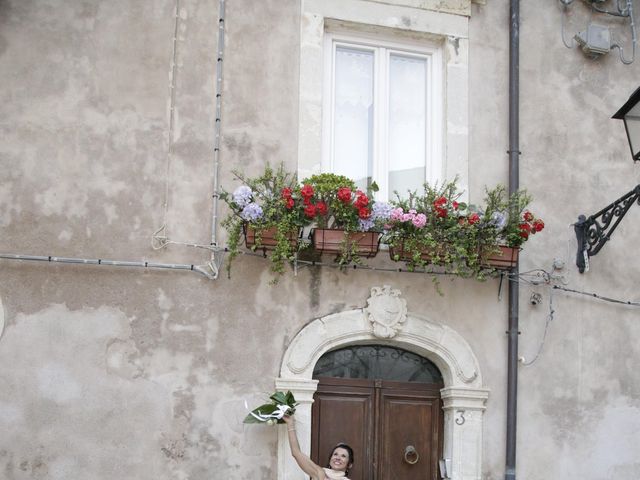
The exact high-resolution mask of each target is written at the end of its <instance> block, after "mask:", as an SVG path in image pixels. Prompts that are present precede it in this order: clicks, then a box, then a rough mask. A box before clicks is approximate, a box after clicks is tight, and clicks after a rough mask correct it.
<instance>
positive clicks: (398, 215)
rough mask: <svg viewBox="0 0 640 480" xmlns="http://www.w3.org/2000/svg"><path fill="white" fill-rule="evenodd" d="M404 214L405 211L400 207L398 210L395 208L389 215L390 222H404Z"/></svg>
mask: <svg viewBox="0 0 640 480" xmlns="http://www.w3.org/2000/svg"><path fill="white" fill-rule="evenodd" d="M403 214H404V211H403V210H402V208H400V207H398V208H394V209H393V210H391V214H390V215H389V219H390V220H395V221H402V215H403Z"/></svg>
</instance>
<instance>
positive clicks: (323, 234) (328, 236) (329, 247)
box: [311, 228, 380, 258]
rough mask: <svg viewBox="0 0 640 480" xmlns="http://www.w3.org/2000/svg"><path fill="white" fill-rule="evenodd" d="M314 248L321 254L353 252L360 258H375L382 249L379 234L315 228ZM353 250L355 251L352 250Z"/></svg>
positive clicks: (313, 232) (312, 238) (313, 235)
mask: <svg viewBox="0 0 640 480" xmlns="http://www.w3.org/2000/svg"><path fill="white" fill-rule="evenodd" d="M311 240H312V243H313V248H314V249H315V250H316V251H317V252H318V253H320V254H322V253H335V254H337V255H340V254H342V253H343V252H344V251H345V241H346V242H347V244H346V247H347V248H346V251H348V252H352V253H354V254H356V255H358V256H360V257H366V258H371V257H375V256H376V254H377V253H378V249H379V247H380V234H379V233H378V232H349V233H346V232H345V231H344V230H336V229H325V228H315V229H313V231H312V233H311ZM352 249H353V250H352Z"/></svg>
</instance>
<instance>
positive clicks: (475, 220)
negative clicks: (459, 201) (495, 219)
mask: <svg viewBox="0 0 640 480" xmlns="http://www.w3.org/2000/svg"><path fill="white" fill-rule="evenodd" d="M468 220H469V225H475V224H476V223H478V222H479V221H480V215H478V214H477V213H472V214H471V215H469V218H468Z"/></svg>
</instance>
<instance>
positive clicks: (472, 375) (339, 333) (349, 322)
mask: <svg viewBox="0 0 640 480" xmlns="http://www.w3.org/2000/svg"><path fill="white" fill-rule="evenodd" d="M374 332H375V330H374V328H373V327H372V325H371V321H370V318H369V316H368V314H367V311H366V309H356V310H350V311H345V312H341V313H336V314H332V315H328V316H326V317H323V318H319V319H316V320H314V321H312V322H311V323H309V324H308V325H306V326H305V327H304V328H303V329H302V330H301V331H300V332H299V333H298V334H297V335H296V336H295V337H294V338H293V340H292V341H291V343H290V344H289V346H288V348H287V350H286V352H285V354H284V357H283V360H282V365H281V369H280V377H279V378H277V379H276V381H275V385H276V389H277V390H282V391H287V390H290V391H291V392H292V393H293V394H294V396H295V397H296V399H297V400H298V402H299V403H300V405H299V406H298V408H297V412H296V419H297V430H298V439H299V441H300V447H301V449H302V451H303V452H305V453H306V454H309V453H310V451H311V404H312V403H313V394H314V393H315V391H316V390H317V385H318V381H317V380H314V379H313V378H312V377H313V368H314V366H315V364H316V362H317V361H318V360H319V359H320V357H321V356H322V355H323V354H324V353H326V352H328V351H330V350H334V349H337V348H340V347H344V346H348V345H355V344H372V343H377V344H381V345H385V344H386V345H391V346H394V347H397V348H402V349H405V350H409V351H411V352H414V353H416V354H418V355H420V356H423V357H425V358H428V359H429V360H431V361H432V362H433V363H435V364H436V366H437V367H438V368H439V369H440V372H441V373H442V377H443V379H444V385H445V386H444V388H442V390H441V391H440V392H441V396H442V401H443V410H444V447H443V458H445V459H449V460H450V466H451V470H450V472H449V478H452V479H455V480H478V479H480V478H481V476H482V443H483V441H482V433H483V417H484V410H485V408H486V402H487V399H488V397H489V390H488V389H486V388H484V387H483V382H482V375H481V372H480V367H479V363H478V360H477V358H476V357H475V355H474V353H473V351H472V350H471V347H470V346H469V344H468V343H467V341H466V340H465V339H464V338H463V337H462V336H461V335H460V334H458V333H457V332H456V331H455V330H453V329H452V328H450V327H448V326H445V325H440V324H437V323H435V322H432V321H430V320H428V319H427V318H425V317H422V316H420V315H416V314H413V313H407V314H406V318H404V319H403V320H402V325H401V327H400V326H399V327H398V331H397V332H396V333H394V334H393V336H392V337H389V338H381V336H380V335H376V334H374ZM277 478H278V480H302V479H303V478H305V476H304V473H303V472H302V470H300V468H299V467H298V466H297V465H296V463H295V460H294V459H293V457H292V456H291V454H290V453H289V445H288V438H287V432H286V428H284V427H283V426H280V427H279V429H278V476H277Z"/></svg>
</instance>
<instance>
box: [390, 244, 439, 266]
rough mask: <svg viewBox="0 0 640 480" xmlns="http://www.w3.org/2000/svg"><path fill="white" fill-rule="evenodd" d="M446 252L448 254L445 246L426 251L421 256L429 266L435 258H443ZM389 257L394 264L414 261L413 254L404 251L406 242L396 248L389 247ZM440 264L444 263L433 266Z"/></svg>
mask: <svg viewBox="0 0 640 480" xmlns="http://www.w3.org/2000/svg"><path fill="white" fill-rule="evenodd" d="M445 252H446V247H445V246H437V247H433V248H429V249H425V250H424V251H423V252H422V253H421V254H420V259H421V260H422V261H424V262H425V263H426V264H429V263H432V262H431V260H432V259H433V258H434V257H436V256H442V255H444V254H445ZM389 257H390V258H391V260H393V261H394V262H396V261H398V262H412V261H413V256H412V254H411V252H409V251H407V250H405V249H404V242H403V241H400V242H398V243H397V244H396V246H394V247H392V246H391V245H389ZM396 257H398V259H397V260H396ZM440 263H442V262H435V263H433V264H434V265H437V264H440Z"/></svg>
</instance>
